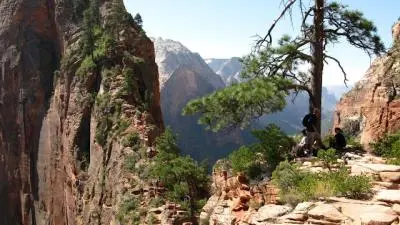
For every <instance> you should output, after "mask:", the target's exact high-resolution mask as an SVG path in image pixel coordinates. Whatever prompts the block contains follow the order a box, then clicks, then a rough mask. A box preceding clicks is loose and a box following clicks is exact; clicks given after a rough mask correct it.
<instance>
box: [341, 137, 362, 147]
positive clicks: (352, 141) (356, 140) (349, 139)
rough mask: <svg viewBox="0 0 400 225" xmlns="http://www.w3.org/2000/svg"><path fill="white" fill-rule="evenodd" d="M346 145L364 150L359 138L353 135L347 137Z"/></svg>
mask: <svg viewBox="0 0 400 225" xmlns="http://www.w3.org/2000/svg"><path fill="white" fill-rule="evenodd" d="M345 138H346V144H347V145H351V146H353V147H355V148H357V149H362V145H361V143H360V141H359V138H357V137H355V136H352V135H345Z"/></svg>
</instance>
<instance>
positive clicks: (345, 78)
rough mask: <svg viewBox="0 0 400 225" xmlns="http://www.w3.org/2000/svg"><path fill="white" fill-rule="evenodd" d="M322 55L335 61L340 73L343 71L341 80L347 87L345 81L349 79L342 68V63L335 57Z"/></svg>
mask: <svg viewBox="0 0 400 225" xmlns="http://www.w3.org/2000/svg"><path fill="white" fill-rule="evenodd" d="M324 57H325V58H328V59H331V60H333V61H335V62H336V64H337V65H338V66H339V68H340V70H342V73H343V76H344V80H343V82H344V85H346V87H347V81H349V80H348V79H347V73H346V71H345V70H344V68H343V66H342V64H341V63H340V61H339V60H338V59H336V58H334V57H332V56H329V55H326V54H325V55H324Z"/></svg>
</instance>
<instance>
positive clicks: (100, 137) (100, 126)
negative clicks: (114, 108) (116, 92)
mask: <svg viewBox="0 0 400 225" xmlns="http://www.w3.org/2000/svg"><path fill="white" fill-rule="evenodd" d="M111 126H112V121H111V120H110V118H108V117H101V118H99V120H98V123H97V127H96V133H95V140H96V142H97V143H98V144H99V145H101V146H105V145H106V143H107V136H108V132H109V131H110V129H111Z"/></svg>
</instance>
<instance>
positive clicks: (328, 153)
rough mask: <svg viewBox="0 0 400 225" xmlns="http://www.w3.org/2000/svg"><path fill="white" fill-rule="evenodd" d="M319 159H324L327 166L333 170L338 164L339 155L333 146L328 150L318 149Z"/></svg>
mask: <svg viewBox="0 0 400 225" xmlns="http://www.w3.org/2000/svg"><path fill="white" fill-rule="evenodd" d="M318 159H319V160H321V161H322V163H323V166H324V167H325V168H328V169H329V170H332V168H333V166H334V165H336V164H337V160H338V156H337V155H336V150H335V149H333V148H330V149H328V150H322V149H321V150H319V151H318Z"/></svg>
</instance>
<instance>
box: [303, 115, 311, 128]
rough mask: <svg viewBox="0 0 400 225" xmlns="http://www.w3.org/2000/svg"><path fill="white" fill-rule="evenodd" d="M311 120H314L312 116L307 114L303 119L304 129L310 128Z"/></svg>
mask: <svg viewBox="0 0 400 225" xmlns="http://www.w3.org/2000/svg"><path fill="white" fill-rule="evenodd" d="M311 120H312V118H311V115H310V114H307V115H306V116H305V117H304V118H303V122H302V123H303V126H304V127H308V126H310V124H311Z"/></svg>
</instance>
